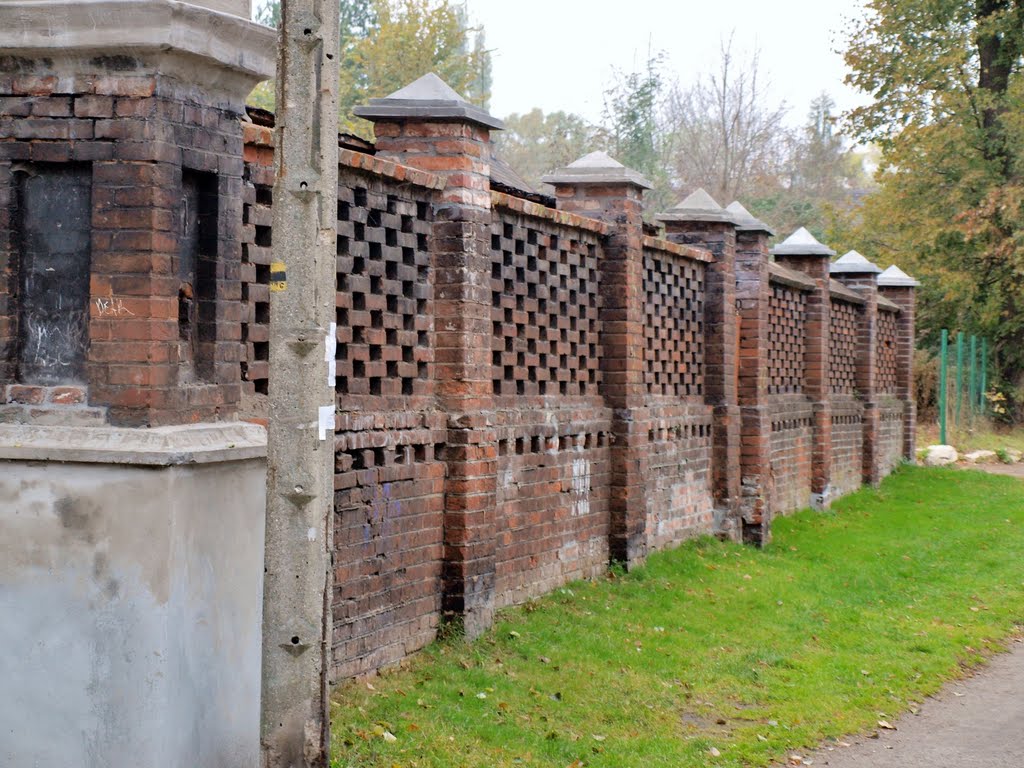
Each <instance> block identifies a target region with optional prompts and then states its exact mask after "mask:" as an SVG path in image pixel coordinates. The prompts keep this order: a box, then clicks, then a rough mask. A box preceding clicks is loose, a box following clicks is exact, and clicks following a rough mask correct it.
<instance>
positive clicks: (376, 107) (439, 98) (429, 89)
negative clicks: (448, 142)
mask: <svg viewBox="0 0 1024 768" xmlns="http://www.w3.org/2000/svg"><path fill="white" fill-rule="evenodd" d="M352 112H353V113H354V114H355V115H356V117H363V118H366V119H367V120H374V121H376V120H389V121H395V122H398V121H405V122H416V121H428V122H460V121H465V122H470V123H477V124H479V125H482V126H484V127H485V128H490V129H492V130H499V131H500V130H501V129H503V128H504V127H505V124H504V123H503V122H502V121H501V120H499V119H498V118H496V117H493V116H492V115H490V114H488V113H487V112H486V111H485V110H483V109H481V108H480V107H478V106H475V105H473V104H470V103H469V102H468V101H466V99H464V98H463V97H462V96H460V95H459V94H458V93H457V92H456V91H455V89H454V88H452V87H451V86H450V85H448V83H446V82H445V81H444V80H442V79H441V78H440V77H438V76H437V75H436V74H434V73H433V72H428V73H427V74H425V75H423V77H421V78H419V79H418V80H414V81H413V82H411V83H409V85H407V86H405V87H404V88H399V89H398V90H397V91H395V92H394V93H392V94H390V95H388V96H385V97H384V98H382V99H370V103H369V104H366V105H363V106H358V107H356V108H355V109H353V110H352Z"/></svg>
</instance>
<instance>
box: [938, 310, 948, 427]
mask: <svg viewBox="0 0 1024 768" xmlns="http://www.w3.org/2000/svg"><path fill="white" fill-rule="evenodd" d="M948 345H949V331H947V330H946V329H945V328H943V329H942V353H941V357H940V361H941V362H940V365H939V442H940V443H942V445H946V362H947V361H946V358H947V354H946V353H947V347H948Z"/></svg>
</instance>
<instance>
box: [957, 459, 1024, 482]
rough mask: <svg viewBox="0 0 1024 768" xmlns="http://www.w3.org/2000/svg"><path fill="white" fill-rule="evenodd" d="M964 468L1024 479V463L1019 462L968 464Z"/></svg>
mask: <svg viewBox="0 0 1024 768" xmlns="http://www.w3.org/2000/svg"><path fill="white" fill-rule="evenodd" d="M964 469H980V470H981V471H982V472H989V473H990V474H993V475H1009V476H1010V477H1019V478H1021V479H1022V480H1024V463H1019V464H968V465H967V466H965V467H964Z"/></svg>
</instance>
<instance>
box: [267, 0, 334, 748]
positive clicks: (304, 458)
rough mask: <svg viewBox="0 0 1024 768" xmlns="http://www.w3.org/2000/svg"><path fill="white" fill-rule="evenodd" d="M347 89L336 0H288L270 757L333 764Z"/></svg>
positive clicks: (273, 388) (275, 308) (271, 544)
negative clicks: (334, 530) (331, 680)
mask: <svg viewBox="0 0 1024 768" xmlns="http://www.w3.org/2000/svg"><path fill="white" fill-rule="evenodd" d="M337 89H338V2H337V0H284V2H282V3H281V31H280V36H279V42H278V60H277V135H276V147H277V149H276V159H275V163H276V170H277V180H276V182H275V184H274V221H273V238H274V239H273V264H272V265H271V268H270V272H271V274H270V280H271V283H270V291H271V294H270V382H269V385H270V433H269V448H268V461H267V527H266V537H267V538H266V550H265V558H266V559H265V576H264V585H263V698H262V704H261V706H262V725H261V738H260V741H261V751H262V762H263V766H264V768H326V766H327V765H328V763H329V746H330V717H329V710H330V706H329V705H330V702H329V695H328V685H327V684H328V675H329V672H330V652H331V635H332V621H331V589H332V580H331V557H330V554H331V546H332V536H331V527H332V526H331V524H332V518H333V508H334V498H333V496H334V487H333V476H334V402H335V401H334V351H335V339H336V336H335V325H334V320H335V308H334V296H335V282H336V278H335V249H336V246H335V238H336V221H337V197H338V192H337V187H338V105H337Z"/></svg>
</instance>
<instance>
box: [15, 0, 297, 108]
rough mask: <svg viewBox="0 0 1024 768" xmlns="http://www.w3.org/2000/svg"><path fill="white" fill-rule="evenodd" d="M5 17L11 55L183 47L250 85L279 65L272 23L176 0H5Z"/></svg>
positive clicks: (162, 50) (73, 57)
mask: <svg viewBox="0 0 1024 768" xmlns="http://www.w3.org/2000/svg"><path fill="white" fill-rule="evenodd" d="M0 23H2V24H3V28H4V35H3V41H2V42H0V53H2V54H5V55H9V56H19V57H27V56H33V55H39V56H45V57H46V58H47V59H48V60H50V61H56V60H57V59H71V60H76V57H82V56H98V55H100V54H103V53H107V54H109V53H111V52H114V53H116V54H118V55H121V56H124V55H126V54H127V55H129V56H130V55H133V54H141V53H153V54H162V53H167V52H169V51H177V52H180V53H183V54H185V55H186V56H188V57H189V58H191V59H192V60H193V61H194V62H200V61H201V62H204V63H206V64H207V65H208V66H211V67H215V68H217V69H220V70H222V71H231V72H233V73H234V74H235V76H236V78H237V79H238V80H239V82H244V84H245V85H248V87H249V88H252V86H253V85H255V84H256V83H257V82H259V81H260V80H264V79H266V78H268V77H271V76H272V75H273V74H274V71H275V66H276V59H275V56H276V52H277V33H276V32H275V31H274V30H272V29H270V28H268V27H264V26H262V25H260V24H256V23H254V22H252V21H249V20H248V19H243V18H240V17H238V16H234V15H231V14H228V13H221V12H219V11H216V10H211V9H210V8H202V7H199V6H196V5H191V4H189V3H183V2H177V0H74V2H70V1H69V0H13V2H12V1H10V0H8V1H7V2H3V3H2V4H0ZM193 68H194V64H193ZM125 74H138V73H137V72H126V73H125Z"/></svg>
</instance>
